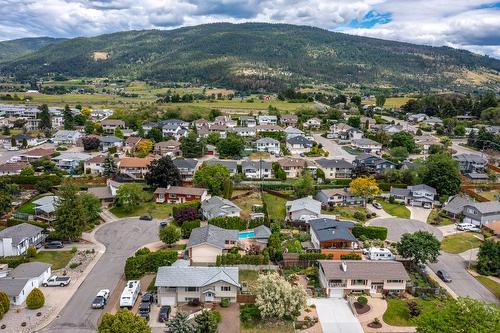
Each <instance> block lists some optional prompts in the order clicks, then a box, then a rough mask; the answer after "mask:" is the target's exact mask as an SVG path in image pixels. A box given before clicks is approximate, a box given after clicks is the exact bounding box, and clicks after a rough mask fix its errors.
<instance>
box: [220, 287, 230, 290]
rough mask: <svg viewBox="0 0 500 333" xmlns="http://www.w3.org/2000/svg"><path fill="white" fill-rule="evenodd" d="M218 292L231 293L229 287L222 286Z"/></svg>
mask: <svg viewBox="0 0 500 333" xmlns="http://www.w3.org/2000/svg"><path fill="white" fill-rule="evenodd" d="M220 291H231V287H230V286H222V287H220Z"/></svg>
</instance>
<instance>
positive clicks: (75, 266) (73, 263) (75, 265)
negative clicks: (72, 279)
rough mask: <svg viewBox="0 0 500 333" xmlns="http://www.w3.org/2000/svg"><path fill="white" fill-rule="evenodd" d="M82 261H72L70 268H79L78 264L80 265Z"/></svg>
mask: <svg viewBox="0 0 500 333" xmlns="http://www.w3.org/2000/svg"><path fill="white" fill-rule="evenodd" d="M81 264H82V263H81V262H72V263H71V264H70V265H69V268H70V269H75V268H77V267H78V266H80V265H81Z"/></svg>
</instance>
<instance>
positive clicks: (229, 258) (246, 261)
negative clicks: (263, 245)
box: [216, 253, 269, 266]
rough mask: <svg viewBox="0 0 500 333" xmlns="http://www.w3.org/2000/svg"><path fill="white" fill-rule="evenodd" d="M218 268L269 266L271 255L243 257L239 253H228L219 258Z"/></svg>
mask: <svg viewBox="0 0 500 333" xmlns="http://www.w3.org/2000/svg"><path fill="white" fill-rule="evenodd" d="M216 264H217V266H224V265H267V264H269V255H266V254H256V255H254V254H247V255H244V256H242V255H241V254H239V253H228V254H223V255H221V256H217V262H216Z"/></svg>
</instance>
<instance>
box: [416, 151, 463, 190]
mask: <svg viewBox="0 0 500 333" xmlns="http://www.w3.org/2000/svg"><path fill="white" fill-rule="evenodd" d="M460 181H461V180H460V171H459V169H458V164H457V162H456V161H455V160H453V159H452V158H451V156H450V155H448V154H446V153H438V154H432V155H430V156H429V157H428V158H427V160H426V161H425V164H424V168H423V173H422V182H423V183H424V184H427V185H429V186H432V187H434V188H435V189H436V191H437V192H438V194H439V195H455V194H457V193H458V191H459V190H460Z"/></svg>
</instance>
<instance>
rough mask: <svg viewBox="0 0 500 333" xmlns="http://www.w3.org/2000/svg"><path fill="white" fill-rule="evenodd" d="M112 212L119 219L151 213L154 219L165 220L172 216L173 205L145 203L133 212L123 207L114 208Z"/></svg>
mask: <svg viewBox="0 0 500 333" xmlns="http://www.w3.org/2000/svg"><path fill="white" fill-rule="evenodd" d="M110 212H111V213H113V214H115V215H116V216H117V217H118V218H123V217H130V216H141V215H144V214H149V213H151V215H152V216H153V217H154V218H157V219H163V218H167V217H169V216H171V215H172V205H171V204H157V203H156V202H145V203H143V204H142V205H140V206H139V207H137V208H136V209H134V210H132V211H126V210H125V209H123V207H113V208H111V209H110Z"/></svg>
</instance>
